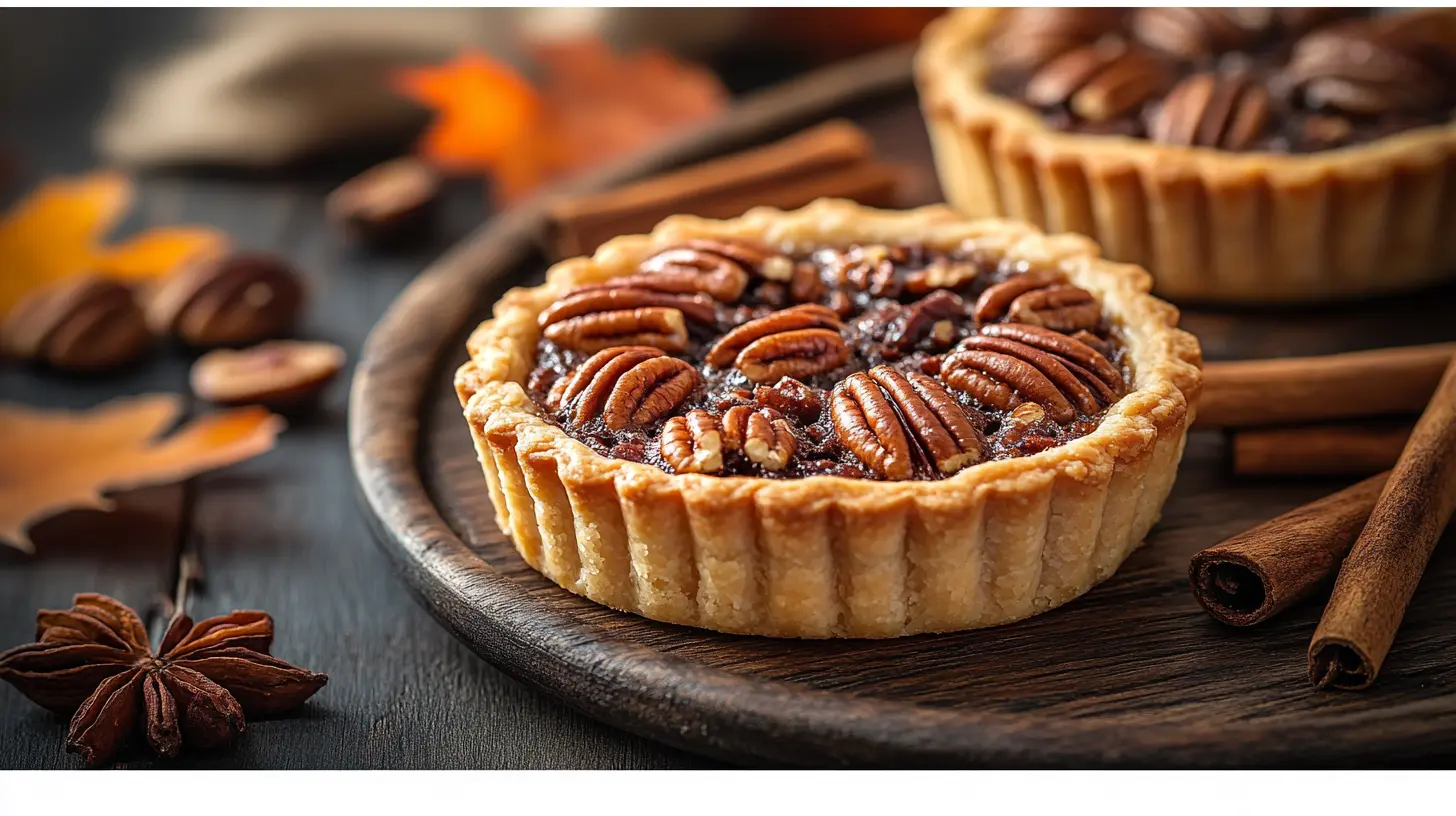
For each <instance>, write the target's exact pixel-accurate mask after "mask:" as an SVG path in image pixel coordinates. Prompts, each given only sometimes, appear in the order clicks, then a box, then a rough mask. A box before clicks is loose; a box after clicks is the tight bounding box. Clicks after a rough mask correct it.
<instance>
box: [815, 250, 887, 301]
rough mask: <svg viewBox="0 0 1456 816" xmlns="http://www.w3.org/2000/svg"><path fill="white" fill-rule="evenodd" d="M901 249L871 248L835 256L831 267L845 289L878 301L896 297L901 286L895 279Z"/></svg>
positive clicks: (840, 253) (841, 252) (836, 280)
mask: <svg viewBox="0 0 1456 816" xmlns="http://www.w3.org/2000/svg"><path fill="white" fill-rule="evenodd" d="M903 251H904V250H903V248H901V247H888V246H883V245H880V244H867V245H865V246H857V247H852V248H850V249H847V250H835V251H833V253H832V257H833V259H834V262H833V264H832V265H831V266H830V267H829V268H830V270H831V274H832V275H833V277H834V280H835V282H836V283H838V284H839V286H840V287H842V288H844V289H857V290H859V291H861V292H868V293H869V294H871V295H873V296H874V297H895V296H897V295H898V294H899V293H900V288H901V283H900V281H899V280H897V279H896V276H895V261H896V255H897V254H899V253H903Z"/></svg>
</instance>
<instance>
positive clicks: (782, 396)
mask: <svg viewBox="0 0 1456 816" xmlns="http://www.w3.org/2000/svg"><path fill="white" fill-rule="evenodd" d="M753 398H754V400H755V401H757V402H758V403H759V404H760V405H763V406H765V407H767V408H772V409H774V410H776V411H781V412H783V413H785V414H788V415H789V416H791V417H793V418H794V419H797V420H799V421H800V422H803V423H806V424H808V423H811V422H814V421H815V420H817V419H818V418H819V415H820V414H822V413H824V401H823V400H822V399H820V398H819V392H817V391H815V390H814V389H812V388H810V387H809V386H807V385H804V384H803V383H801V382H799V381H798V380H796V379H794V378H793V377H784V378H783V379H781V380H779V381H778V382H777V383H775V384H774V385H772V386H768V385H757V386H754V388H753Z"/></svg>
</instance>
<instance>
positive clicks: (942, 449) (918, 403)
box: [869, 365, 985, 475]
mask: <svg viewBox="0 0 1456 816" xmlns="http://www.w3.org/2000/svg"><path fill="white" fill-rule="evenodd" d="M869 376H870V379H872V380H874V381H875V382H876V383H877V384H879V386H880V388H882V389H884V392H885V393H886V394H887V395H888V396H889V397H890V399H891V400H893V401H894V403H895V406H896V407H897V408H898V409H899V413H900V416H901V417H902V418H903V422H904V425H905V427H906V429H907V430H909V431H910V433H911V434H913V436H914V438H915V439H916V440H917V441H918V442H919V443H920V446H921V447H922V448H923V449H924V451H925V454H926V456H927V457H928V458H929V459H930V461H931V462H932V463H934V465H935V467H936V469H937V470H939V471H940V472H941V473H944V474H947V475H948V474H951V473H955V472H956V471H958V470H960V469H961V468H963V467H966V466H968V465H974V464H976V463H977V462H979V461H981V456H982V451H983V448H984V444H985V442H984V440H983V439H982V437H981V434H980V432H979V431H977V430H976V427H975V426H974V425H972V424H971V420H970V418H969V417H967V416H966V411H965V409H964V408H962V407H961V405H960V403H958V402H956V401H955V398H954V397H952V396H951V395H950V394H949V393H947V392H946V390H945V389H944V388H943V387H941V385H940V383H938V382H936V381H935V380H933V379H931V378H930V377H927V376H925V375H924V374H917V373H915V372H911V373H909V374H902V373H900V372H899V371H896V370H895V369H893V368H890V367H889V366H883V365H881V366H875V367H874V368H872V369H870V370H869Z"/></svg>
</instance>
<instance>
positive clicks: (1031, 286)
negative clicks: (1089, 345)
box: [975, 269, 1102, 332]
mask: <svg viewBox="0 0 1456 816" xmlns="http://www.w3.org/2000/svg"><path fill="white" fill-rule="evenodd" d="M1066 280H1067V279H1066V276H1064V275H1062V273H1060V272H1057V271H1055V270H1049V269H1034V270H1032V271H1030V272H1026V273H1023V274H1020V275H1014V276H1012V277H1010V278H1007V279H1006V280H1005V281H1002V282H1001V283H998V284H996V285H995V286H992V287H990V288H989V289H987V290H986V291H984V292H982V293H981V297H980V298H979V299H977V300H976V310H975V315H976V320H977V321H978V322H980V323H983V324H985V323H991V322H994V321H997V320H1003V319H1005V320H1010V321H1012V322H1016V323H1027V324H1030V325H1033V326H1046V327H1047V328H1049V329H1055V330H1056V331H1061V332H1072V331H1077V330H1079V329H1091V328H1093V327H1095V326H1096V325H1097V324H1098V323H1100V322H1101V321H1102V307H1101V306H1099V305H1098V304H1097V299H1096V298H1095V297H1093V295H1092V293H1091V292H1088V291H1087V290H1085V289H1083V288H1081V287H1079V286H1073V285H1071V284H1069V283H1067V282H1066Z"/></svg>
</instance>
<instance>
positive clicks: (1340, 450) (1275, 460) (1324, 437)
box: [1227, 419, 1415, 502]
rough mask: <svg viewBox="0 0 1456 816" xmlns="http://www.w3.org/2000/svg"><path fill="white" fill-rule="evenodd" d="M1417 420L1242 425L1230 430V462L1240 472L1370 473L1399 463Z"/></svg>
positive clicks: (1282, 473) (1248, 473)
mask: <svg viewBox="0 0 1456 816" xmlns="http://www.w3.org/2000/svg"><path fill="white" fill-rule="evenodd" d="M1414 424H1415V423H1414V421H1413V420H1406V419H1396V420H1381V419H1370V420H1367V421H1365V422H1359V423H1353V422H1352V423H1321V424H1318V425H1297V426H1293V427H1285V426H1276V427H1272V428H1239V429H1236V430H1233V431H1229V432H1227V433H1228V449H1229V455H1230V458H1231V466H1232V470H1233V473H1234V475H1235V476H1369V475H1370V474H1372V473H1380V472H1381V471H1385V470H1390V469H1391V468H1392V467H1394V466H1395V462H1396V460H1397V459H1399V458H1400V453H1401V451H1402V450H1404V449H1405V443H1406V441H1407V440H1409V439H1410V435H1411V428H1412V426H1413V425H1414ZM1372 502H1373V499H1372Z"/></svg>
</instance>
